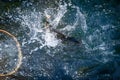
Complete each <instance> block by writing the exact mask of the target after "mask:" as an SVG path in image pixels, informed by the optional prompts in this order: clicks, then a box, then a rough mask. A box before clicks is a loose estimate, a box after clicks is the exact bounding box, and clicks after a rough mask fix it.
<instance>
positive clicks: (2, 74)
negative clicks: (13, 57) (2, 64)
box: [0, 29, 23, 76]
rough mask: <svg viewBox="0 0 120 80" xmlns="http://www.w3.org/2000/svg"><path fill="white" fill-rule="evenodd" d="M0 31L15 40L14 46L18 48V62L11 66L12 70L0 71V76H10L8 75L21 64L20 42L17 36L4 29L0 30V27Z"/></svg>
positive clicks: (15, 70)
mask: <svg viewBox="0 0 120 80" xmlns="http://www.w3.org/2000/svg"><path fill="white" fill-rule="evenodd" d="M0 33H4V34H6V35H8V36H10V37H11V38H12V39H13V40H14V41H15V43H16V47H17V49H18V62H17V64H16V67H15V68H13V69H12V71H10V72H8V73H0V76H10V75H12V74H14V73H16V72H17V71H18V69H19V68H20V66H21V64H22V58H23V56H22V51H21V47H20V43H19V42H18V40H17V38H16V37H15V36H14V35H12V34H11V33H9V32H7V31H5V30H2V29H0Z"/></svg>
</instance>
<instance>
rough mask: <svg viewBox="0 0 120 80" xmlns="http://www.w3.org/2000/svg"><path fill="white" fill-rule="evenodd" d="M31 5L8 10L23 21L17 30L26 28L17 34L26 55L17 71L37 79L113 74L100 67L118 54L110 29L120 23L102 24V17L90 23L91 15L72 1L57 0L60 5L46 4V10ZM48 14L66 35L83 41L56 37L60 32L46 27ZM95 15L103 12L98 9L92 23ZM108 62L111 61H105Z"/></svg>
mask: <svg viewBox="0 0 120 80" xmlns="http://www.w3.org/2000/svg"><path fill="white" fill-rule="evenodd" d="M25 3H26V2H23V4H25ZM27 5H28V6H33V7H30V8H32V9H29V8H25V9H24V10H23V7H17V8H15V9H14V12H16V14H14V15H13V14H11V13H6V14H7V16H8V17H10V18H11V19H13V20H14V21H15V22H18V23H19V25H20V26H19V29H18V32H15V34H19V33H21V32H22V33H21V36H19V35H18V36H17V38H18V39H19V41H20V43H21V46H22V53H23V56H24V57H23V63H22V66H21V68H20V70H19V71H18V72H17V73H16V75H18V76H19V75H21V77H23V76H24V77H25V79H27V78H30V79H34V80H39V79H42V78H43V79H48V80H49V79H50V80H57V79H60V80H61V79H63V80H66V79H67V80H72V79H75V80H77V79H78V80H79V79H87V78H90V79H97V78H98V77H100V76H102V77H109V76H110V74H100V75H99V71H101V72H102V69H104V66H106V67H108V66H110V65H111V63H109V62H110V61H113V60H114V57H116V55H114V54H113V52H114V50H113V48H112V47H113V46H114V45H116V44H117V43H116V42H115V41H113V40H111V39H110V31H108V30H111V29H113V28H115V27H116V26H114V25H112V24H109V23H108V24H102V22H101V24H100V21H98V23H99V24H98V26H94V27H93V26H90V25H88V23H87V20H86V19H88V18H87V17H88V15H87V14H85V13H84V12H83V11H82V9H81V8H80V7H78V6H75V5H73V4H72V3H71V2H69V3H66V2H64V1H63V2H62V1H60V2H58V3H57V5H58V6H52V7H48V6H47V5H46V6H47V7H45V8H43V9H42V10H41V8H40V10H39V9H38V8H37V7H36V6H35V5H34V4H33V3H32V2H31V3H28V4H27ZM47 15H50V16H51V17H50V19H49V20H48V21H49V22H50V24H51V25H52V27H53V28H54V29H56V30H59V31H60V32H61V33H63V34H65V35H66V36H73V37H75V38H76V39H77V40H79V41H81V44H75V43H74V42H68V41H62V40H61V39H58V38H56V33H54V32H51V31H49V30H47V29H45V22H44V19H45V18H46V16H47ZM95 15H96V16H97V15H102V13H96V14H95V13H94V14H93V15H92V16H91V18H90V20H91V24H92V23H94V21H95V20H94V19H95V18H94V16H95ZM96 20H97V19H96ZM96 22H97V21H96ZM89 23H90V22H89ZM11 27H12V26H11ZM13 33H14V32H13ZM106 63H109V64H107V65H105V64H106ZM109 69H110V68H108V70H109ZM114 74H117V72H116V73H114ZM96 75H98V77H97V76H96ZM94 76H95V77H94ZM98 79H99V78H98Z"/></svg>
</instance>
